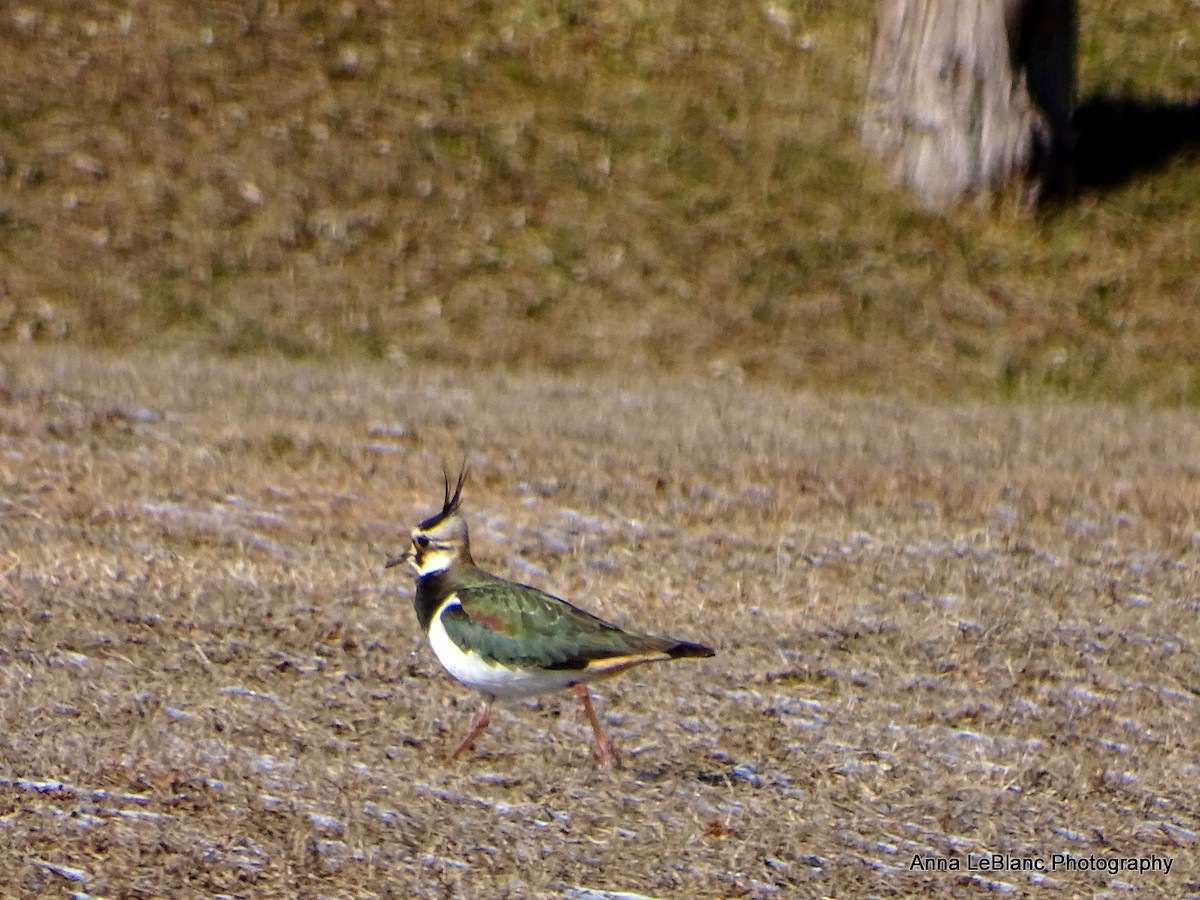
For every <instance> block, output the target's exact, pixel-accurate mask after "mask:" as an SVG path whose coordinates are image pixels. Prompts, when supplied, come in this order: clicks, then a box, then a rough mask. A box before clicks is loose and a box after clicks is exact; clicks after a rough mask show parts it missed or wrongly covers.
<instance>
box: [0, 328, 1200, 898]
mask: <svg viewBox="0 0 1200 900" xmlns="http://www.w3.org/2000/svg"><path fill="white" fill-rule="evenodd" d="M0 442H2V443H0V484H2V485H3V487H2V494H0V497H2V499H0V504H2V505H0V592H2V593H0V613H2V617H0V836H2V840H0V893H3V894H4V895H5V896H28V897H33V896H67V895H68V894H69V893H71V892H74V893H73V894H72V895H73V896H92V897H159V896H213V895H224V896H235V897H295V896H305V897H359V896H361V897H367V896H394V897H411V896H428V897H452V896H453V897H573V898H592V900H595V898H603V897H613V896H623V895H622V894H620V893H619V892H629V894H630V895H631V896H633V895H640V896H649V897H680V898H682V897H742V896H745V897H763V898H769V897H792V896H818V895H825V896H865V895H877V896H894V895H899V894H905V893H910V892H914V893H915V892H927V891H935V892H937V893H940V894H943V895H959V896H974V895H976V894H978V893H980V892H981V891H985V892H1002V893H1015V894H1017V895H1023V894H1036V895H1038V896H1072V895H1081V894H1082V895H1095V896H1125V893H1126V892H1127V891H1128V890H1130V889H1138V890H1141V891H1143V892H1144V893H1145V894H1148V895H1155V894H1158V895H1164V896H1183V895H1187V894H1191V895H1197V894H1200V880H1198V878H1197V873H1198V872H1200V777H1198V776H1200V759H1198V758H1197V755H1196V742H1195V740H1196V726H1197V721H1198V711H1200V658H1198V657H1197V645H1196V634H1197V626H1196V621H1197V612H1198V611H1200V601H1198V597H1200V584H1198V583H1197V575H1196V573H1197V570H1198V564H1200V559H1198V557H1200V521H1198V518H1197V512H1196V511H1197V509H1200V468H1198V465H1200V464H1198V463H1197V461H1198V460H1200V422H1198V421H1197V419H1196V417H1195V416H1194V415H1193V414H1191V413H1181V412H1172V411H1134V410H1130V409H1128V408H1120V407H1113V406H1108V405H1100V404H1097V405H1079V404H1075V405H1058V404H1053V403H1045V404H1040V405H1031V406H1024V405H1011V404H1009V405H1002V404H990V403H960V404H918V403H915V402H909V401H886V402H885V401H883V400H875V399H866V398H861V397H854V396H846V395H818V394H814V393H808V392H800V391H796V390H794V389H792V388H786V387H772V386H768V385H749V384H745V383H738V382H737V381H736V380H734V379H728V378H713V377H710V378H692V377H683V376H679V377H661V378H658V379H653V380H650V379H646V378H644V377H642V376H636V377H622V376H620V375H617V374H610V375H590V376H588V377H587V378H569V377H561V376H550V375H539V374H499V373H493V374H472V373H470V372H468V371H466V370H462V369H449V368H435V367H429V366H425V365H395V364H391V363H387V362H342V363H338V364H331V363H316V362H297V361H280V360H262V359H257V360H255V359H242V360H233V361H230V360H213V359H210V358H206V357H193V356H186V355H151V354H147V353H140V352H139V353H124V354H121V355H109V354H104V353H97V352H94V351H85V350H78V349H48V348H34V347H28V348H23V349H18V348H8V349H7V350H6V351H5V357H4V363H3V366H2V367H0ZM464 448H465V452H466V454H467V458H468V459H469V462H470V465H471V468H472V478H471V481H470V483H469V485H468V489H467V492H466V499H465V504H466V506H465V508H466V511H467V514H468V516H469V517H470V521H471V523H472V526H473V529H474V531H473V537H474V542H473V543H474V547H475V550H476V556H477V558H478V559H479V560H480V561H481V562H483V563H484V564H486V565H488V566H490V567H491V568H493V569H494V570H496V571H498V572H499V573H501V574H504V575H507V576H510V577H514V578H519V579H521V580H526V581H530V582H533V583H535V584H538V585H539V586H543V587H546V588H549V589H551V590H553V591H555V592H556V593H559V594H561V595H563V596H566V597H569V598H572V599H574V600H576V601H577V602H579V603H580V604H582V605H585V606H586V607H588V608H590V609H592V610H594V611H596V612H598V613H600V614H602V615H604V616H606V617H609V618H612V619H614V620H616V621H618V622H621V623H628V624H636V625H639V626H641V627H644V628H646V629H647V630H657V631H662V632H668V633H671V634H673V635H677V636H680V637H691V638H695V639H700V640H705V641H708V642H711V643H713V644H714V645H715V646H716V648H717V650H718V656H717V657H716V658H715V659H713V660H702V661H681V662H678V663H673V664H670V665H664V666H661V667H658V668H646V669H642V670H636V671H634V672H630V673H627V674H626V675H624V676H622V677H621V678H619V679H616V680H614V681H611V682H608V683H606V684H605V685H604V686H602V687H601V689H600V697H601V699H600V701H599V702H600V709H601V713H602V716H603V717H604V718H605V719H606V720H607V723H608V727H609V728H610V729H611V731H612V733H613V736H614V738H615V739H616V741H617V742H618V745H619V747H620V749H621V751H622V766H621V767H620V768H619V769H618V770H617V771H616V772H615V773H614V774H612V775H611V776H610V775H606V774H603V773H602V772H600V771H599V770H598V769H597V767H596V766H595V764H594V762H593V760H592V758H591V756H590V749H589V742H590V734H589V731H588V728H587V725H586V723H585V721H584V720H583V718H582V716H581V715H580V713H579V710H578V705H577V704H576V703H575V702H574V698H572V697H571V696H570V695H569V694H566V693H564V694H563V695H562V696H552V697H547V698H544V699H542V700H540V701H539V702H532V703H527V704H518V705H516V706H514V707H510V708H507V709H506V710H505V711H503V712H501V713H499V714H498V715H497V716H496V717H494V724H493V727H492V728H491V729H490V730H489V732H488V733H487V734H486V735H485V736H484V737H483V738H481V739H480V741H479V743H478V745H477V750H476V751H474V752H472V753H470V754H468V755H467V757H466V758H463V759H460V760H459V761H458V762H457V763H455V764H454V765H450V766H447V765H445V764H444V763H443V761H442V756H443V754H444V752H445V751H446V750H447V749H448V747H449V746H451V745H452V742H453V741H454V740H455V739H456V738H457V737H458V736H460V734H461V732H462V730H463V729H465V727H466V725H467V723H468V721H469V719H470V717H471V715H472V714H473V713H474V711H475V707H476V703H477V699H476V697H475V696H473V695H472V694H471V693H470V692H469V691H467V690H466V689H464V688H462V687H460V686H459V685H457V684H456V683H454V682H453V681H452V680H451V679H450V678H449V677H448V676H447V675H445V674H444V673H443V672H442V671H441V669H440V668H439V667H438V665H437V663H436V661H435V660H434V658H433V657H432V654H431V653H430V651H429V650H428V648H427V646H426V645H425V644H424V642H423V638H422V635H421V634H420V632H419V630H418V628H417V626H416V621H415V617H414V615H413V612H412V609H411V602H410V601H411V588H412V586H411V584H410V580H409V578H408V577H407V576H406V575H397V574H395V573H394V571H390V572H385V571H384V569H383V567H382V566H383V562H384V560H385V559H386V558H387V556H388V554H390V553H393V552H395V551H396V550H398V549H400V548H401V547H402V546H403V545H404V543H405V540H406V533H407V530H408V529H409V528H410V527H411V526H412V524H414V523H415V522H416V521H417V520H418V519H419V518H421V517H423V516H424V515H426V514H428V512H429V511H430V510H431V509H432V508H434V507H436V506H437V504H438V503H439V502H440V492H441V484H440V481H441V466H442V464H443V463H444V462H445V463H447V464H448V465H450V466H452V467H453V466H455V465H457V464H458V462H459V460H460V458H461V454H462V453H463V452H464ZM996 853H999V854H1005V855H1006V856H1007V858H1008V859H1010V860H1011V859H1017V860H1034V861H1036V860H1042V861H1044V862H1045V864H1046V865H1047V871H1045V872H1036V871H1035V872H1029V871H999V872H996V871H988V870H980V869H979V868H978V863H979V860H980V859H981V858H983V857H986V856H987V855H988V854H996ZM1053 854H1064V855H1070V856H1071V858H1073V859H1076V860H1089V861H1090V860H1094V859H1115V858H1136V859H1143V860H1149V859H1156V860H1158V862H1159V864H1161V865H1165V862H1166V861H1167V860H1169V861H1170V862H1171V870H1170V872H1169V873H1167V872H1163V871H1161V870H1159V871H1151V872H1126V871H1121V872H1112V871H1103V872H1096V871H1073V870H1063V869H1061V868H1060V869H1059V870H1057V871H1055V870H1054V869H1053V868H1052V867H1051V866H1052V861H1053ZM914 856H920V857H922V858H926V857H928V858H935V857H938V858H942V859H946V860H948V859H956V860H958V861H959V863H960V865H962V866H963V868H962V869H961V870H960V871H957V872H953V871H938V872H933V871H922V870H920V869H914V868H913V858H914ZM987 858H989V859H990V857H987ZM969 861H970V862H972V863H973V864H974V865H975V866H976V868H974V869H969V868H967V865H968V862H969ZM606 892H611V893H606Z"/></svg>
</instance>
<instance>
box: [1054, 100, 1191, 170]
mask: <svg viewBox="0 0 1200 900" xmlns="http://www.w3.org/2000/svg"><path fill="white" fill-rule="evenodd" d="M1073 124H1074V130H1075V148H1074V151H1073V153H1072V158H1071V162H1072V168H1073V175H1074V182H1075V187H1076V189H1078V190H1080V191H1084V190H1088V189H1090V188H1111V187H1116V186H1119V185H1121V184H1124V183H1125V182H1127V181H1129V180H1130V179H1132V178H1135V177H1136V176H1138V175H1140V174H1142V173H1145V172H1152V171H1154V170H1155V169H1159V168H1162V167H1163V166H1165V165H1167V164H1168V163H1170V162H1171V161H1172V160H1174V159H1176V158H1179V157H1181V156H1187V155H1191V154H1200V100H1194V101H1191V102H1180V101H1172V100H1155V99H1138V98H1130V97H1111V96H1106V95H1104V94H1095V95H1093V96H1091V97H1088V98H1086V99H1084V100H1083V101H1082V102H1081V103H1080V104H1079V106H1078V107H1077V108H1076V109H1075V115H1074V119H1073Z"/></svg>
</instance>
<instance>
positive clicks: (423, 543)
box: [413, 534, 429, 550]
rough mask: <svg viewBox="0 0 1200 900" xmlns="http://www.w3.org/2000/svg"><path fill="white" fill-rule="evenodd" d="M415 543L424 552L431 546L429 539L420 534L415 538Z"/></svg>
mask: <svg viewBox="0 0 1200 900" xmlns="http://www.w3.org/2000/svg"><path fill="white" fill-rule="evenodd" d="M413 543H414V544H416V545H417V546H418V547H420V548H421V549H422V550H424V549H425V548H426V547H428V546H429V538H427V537H426V536H425V535H423V534H418V535H417V536H416V537H415V538H413Z"/></svg>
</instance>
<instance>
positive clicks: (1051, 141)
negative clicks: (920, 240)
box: [862, 0, 1078, 208]
mask: <svg viewBox="0 0 1200 900" xmlns="http://www.w3.org/2000/svg"><path fill="white" fill-rule="evenodd" d="M1077 27H1078V26H1077V16H1076V6H1075V0H879V6H878V12H877V18H876V32H875V45H874V47H873V49H872V54H871V65H870V70H869V73H868V76H867V98H866V105H865V109H864V115H863V125H862V137H863V141H864V143H865V144H866V146H867V147H868V148H869V149H870V150H872V151H873V152H874V153H876V154H877V155H878V156H879V157H880V158H881V159H883V161H884V162H885V164H886V165H887V166H888V168H889V170H890V171H891V174H892V176H893V178H895V180H896V181H898V182H900V183H902V184H905V185H908V186H910V187H911V188H913V189H914V190H915V191H916V192H917V194H918V195H919V196H920V197H921V199H922V201H923V202H924V203H925V204H926V205H927V206H930V207H935V208H936V207H944V206H946V205H948V204H950V203H952V202H954V201H956V200H958V199H960V198H961V197H963V196H965V195H968V194H980V193H982V194H986V193H988V192H990V191H992V190H994V189H996V188H999V187H1002V186H1004V185H1006V184H1008V183H1009V182H1010V181H1012V180H1013V179H1014V178H1018V177H1022V176H1026V177H1028V178H1029V191H1028V194H1027V198H1028V199H1029V200H1030V201H1036V200H1038V199H1039V198H1041V197H1042V196H1044V195H1045V194H1046V193H1048V192H1049V191H1051V190H1053V188H1054V187H1055V186H1056V185H1057V183H1058V182H1059V181H1060V179H1061V177H1062V175H1063V174H1064V172H1065V169H1066V166H1067V163H1068V160H1069V157H1070V127H1071V111H1072V108H1073V105H1074V98H1075V55H1076V31H1077Z"/></svg>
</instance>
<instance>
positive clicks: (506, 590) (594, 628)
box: [442, 579, 654, 669]
mask: <svg viewBox="0 0 1200 900" xmlns="http://www.w3.org/2000/svg"><path fill="white" fill-rule="evenodd" d="M455 593H456V594H457V595H458V599H459V602H460V603H461V604H462V606H461V608H456V607H452V608H450V609H448V610H446V611H445V613H443V615H442V624H443V626H444V627H445V629H446V634H447V635H448V636H449V638H450V639H451V640H452V641H454V643H456V644H458V646H460V647H463V648H469V649H471V650H475V651H476V652H478V653H479V654H480V655H481V656H483V658H484V659H486V660H489V661H491V662H496V663H500V664H501V665H508V666H536V667H538V668H543V669H582V668H584V667H585V666H586V665H587V664H588V663H589V662H592V661H594V660H600V659H608V658H611V657H617V656H622V655H624V654H627V653H630V652H637V651H638V650H640V649H643V647H642V645H643V642H644V641H646V640H650V641H653V640H654V639H653V638H644V637H643V636H641V635H633V634H627V633H626V632H623V631H621V630H620V629H619V628H617V627H616V626H614V625H610V624H609V623H607V622H605V621H604V620H603V619H599V618H597V617H596V616H593V615H591V614H590V613H586V612H584V611H583V610H581V609H576V608H575V607H574V606H571V605H570V604H569V603H567V602H565V601H563V600H559V599H558V598H557V597H552V596H551V595H549V594H547V593H544V592H543V591H539V590H538V589H537V588H532V587H529V586H528V585H524V584H515V583H513V582H510V581H503V580H501V579H489V580H488V581H486V582H481V583H475V584H471V585H462V586H460V587H458V588H457V590H456V591H455Z"/></svg>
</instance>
